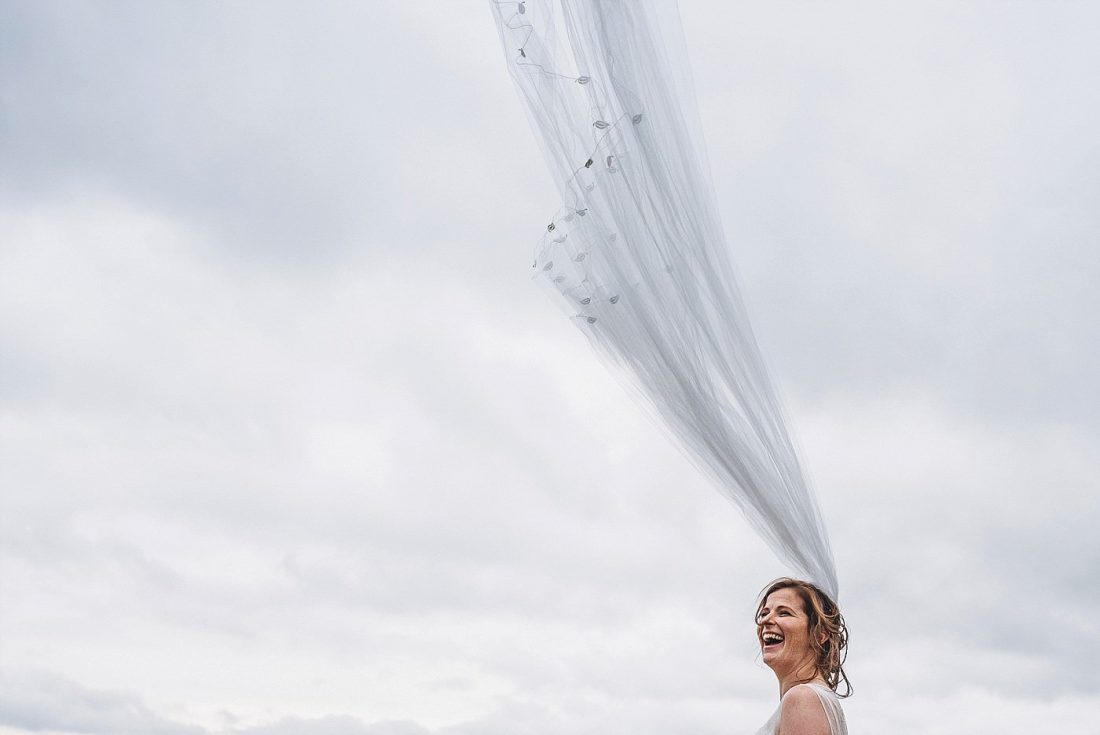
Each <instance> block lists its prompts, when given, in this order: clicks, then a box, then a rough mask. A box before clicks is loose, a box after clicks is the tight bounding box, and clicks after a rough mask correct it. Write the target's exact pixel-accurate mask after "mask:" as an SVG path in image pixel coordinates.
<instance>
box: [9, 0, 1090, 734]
mask: <svg viewBox="0 0 1100 735" xmlns="http://www.w3.org/2000/svg"><path fill="white" fill-rule="evenodd" d="M681 10H682V15H683V19H684V24H685V30H686V34H687V40H688V43H689V48H690V52H691V54H692V61H693V64H694V67H695V77H696V83H697V86H698V90H697V91H698V96H699V100H700V106H701V115H702V119H703V123H704V126H705V128H706V134H707V140H708V145H709V149H710V153H711V165H712V169H713V174H714V181H715V185H716V187H717V189H718V198H719V201H720V202H721V206H722V209H723V217H724V219H725V222H726V226H727V229H728V231H729V233H730V239H731V241H732V247H733V250H734V253H733V256H734V259H735V261H736V263H737V265H738V269H739V273H740V277H741V281H742V286H743V288H744V290H745V292H746V294H747V297H748V300H749V303H750V308H751V310H752V317H753V320H754V323H755V325H756V328H757V331H758V334H759V337H760V340H761V343H762V346H763V348H764V351H765V355H766V357H767V359H768V362H769V364H770V366H771V368H772V372H773V374H774V376H775V378H776V380H777V382H778V383H779V384H780V386H781V388H782V391H783V394H784V396H785V399H786V401H787V403H788V405H789V408H790V412H791V418H792V423H793V425H794V429H795V432H796V434H797V435H798V436H799V443H800V445H801V448H802V451H803V454H804V456H805V460H806V464H807V466H808V468H809V471H810V474H811V476H812V477H813V482H814V485H815V486H816V488H817V491H818V494H819V497H820V499H821V502H822V506H823V509H824V512H825V514H826V517H827V520H828V523H829V526H830V531H831V534H832V537H833V542H834V546H835V551H836V555H837V559H838V565H839V570H840V574H841V587H842V598H843V599H842V602H843V604H844V607H845V611H846V614H847V617H848V619H849V622H850V625H851V628H852V635H853V638H852V650H851V654H850V657H849V670H850V673H851V676H852V680H853V682H854V684H855V687H856V696H855V697H853V698H852V699H851V700H848V703H847V704H846V709H847V711H848V715H849V721H850V724H851V726H852V731H853V733H858V732H867V733H873V732H891V733H896V734H898V735H905V734H907V733H914V734H915V733H926V732H937V733H941V734H944V735H952V734H959V735H961V734H964V733H966V734H970V733H988V732H998V733H1005V734H1007V735H1013V734H1021V735H1022V734H1024V733H1027V734H1028V735H1031V734H1032V733H1034V732H1039V731H1042V732H1055V731H1056V732H1060V733H1082V734H1083V733H1086V732H1094V728H1095V723H1096V722H1098V721H1100V685H1098V684H1097V683H1096V676H1095V662H1096V660H1097V657H1098V656H1100V622H1098V620H1097V618H1096V616H1095V610H1096V609H1097V607H1098V606H1100V585H1098V582H1097V570H1098V569H1100V541H1098V540H1097V537H1096V533H1095V529H1096V528H1097V527H1098V526H1100V501H1098V497H1100V496H1098V492H1097V491H1098V489H1100V488H1098V484H1100V483H1098V480H1097V477H1098V476H1100V452H1098V451H1097V442H1098V439H1100V371H1098V370H1097V367H1096V366H1097V364H1098V362H1100V354H1098V352H1100V348H1098V345H1100V333H1098V332H1100V329H1098V327H1097V319H1096V316H1095V315H1096V314H1097V313H1100V297H1098V296H1097V293H1098V290H1097V283H1100V255H1098V253H1100V208H1098V207H1097V206H1096V203H1097V202H1098V201H1100V173H1098V172H1100V137H1098V136H1097V135H1096V131H1097V130H1100V98H1098V95H1097V94H1096V93H1095V89H1094V87H1095V80H1096V78H1097V75H1098V73H1100V47H1098V46H1097V45H1096V43H1095V29H1096V28H1097V27H1100V6H1097V5H1096V4H1095V3H1087V2H1083V1H1081V2H1072V1H1066V2H1038V1H1036V2H1030V3H1001V2H997V3H994V2H954V3H950V4H949V3H917V2H913V3H869V2H868V3H854V4H853V3H844V2H835V3H829V4H828V6H827V7H826V5H824V4H811V3H790V2H783V3H767V4H761V3H741V2H735V3H726V2H717V1H716V0H707V1H704V0H682V2H681ZM556 208H557V203H556V197H555V195H554V193H553V190H552V186H551V183H550V178H549V175H548V174H547V173H546V171H545V169H544V166H543V163H542V161H541V159H540V158H539V155H538V152H537V149H536V147H535V145H534V139H533V137H532V135H531V134H530V132H529V131H528V128H527V124H526V121H525V119H524V118H523V114H522V111H521V108H520V105H519V103H518V101H517V100H516V99H515V96H514V92H513V89H512V87H511V82H510V80H509V79H508V76H507V73H506V71H505V67H504V62H503V58H502V54H501V51H500V49H499V44H498V41H497V38H496V31H495V29H494V27H493V24H492V20H491V17H490V13H489V11H488V9H487V8H486V7H485V6H484V4H483V3H481V2H477V1H473V0H471V1H470V2H465V1H463V2H445V3H409V2H373V1H371V2H360V3H351V2H348V3H337V2H328V3H310V4H292V3H268V2H265V3H260V2H237V3H213V2H207V3H199V2H179V3H170V2H156V3H147V2H102V3H90V2H41V1H35V2H30V1H27V2H19V1H16V0H0V501H2V508H3V513H2V519H0V523H2V527H0V544H2V557H0V670H2V684H0V733H2V734H3V735H17V734H18V735H23V734H26V733H43V732H45V733H89V734H100V733H102V734H108V733H112V734H119V735H129V734H133V735H137V734H139V733H140V734H142V735H176V734H180V735H183V734H185V733H186V734H188V735H298V734H304V733H311V734H316V735H497V734H499V735H513V734H514V733H531V734H533V735H571V734H574V733H578V734H579V733H591V732H623V733H632V734H633V735H646V734H649V733H652V734H654V735H657V734H658V733H660V734H662V735H664V734H667V733H693V734H697V735H710V734H713V735H718V734H720V733H721V734H728V733H751V732H754V731H755V729H756V728H757V727H758V726H759V725H760V724H762V723H763V721H764V720H765V719H766V718H767V716H768V715H769V713H770V711H771V709H772V708H773V707H774V705H775V696H776V687H775V682H774V677H773V676H772V674H771V672H770V671H768V670H767V669H766V668H765V667H764V666H763V665H762V664H761V663H760V662H759V660H758V657H757V655H756V651H755V643H754V640H753V628H752V624H751V614H752V606H753V601H754V600H753V597H754V594H755V593H756V591H757V590H758V589H759V588H760V587H761V586H762V585H763V584H764V583H765V582H766V581H767V580H768V579H770V578H772V577H774V576H777V575H779V574H781V573H783V572H784V571H786V570H784V568H783V567H782V566H781V565H780V564H779V563H778V562H777V561H775V560H774V559H773V558H772V556H771V554H770V552H769V551H768V550H767V549H766V548H764V546H763V544H762V543H761V542H759V541H758V540H757V539H756V538H755V537H754V536H753V535H752V534H751V533H750V531H749V529H748V527H747V525H746V524H745V523H744V521H743V520H742V519H741V518H740V516H739V515H738V514H737V512H736V511H735V510H734V509H733V508H732V507H731V506H729V505H728V504H727V503H726V502H725V501H724V500H722V499H721V498H720V497H719V496H718V494H717V493H715V492H714V491H713V490H712V489H711V488H710V487H708V486H707V485H706V483H705V481H703V480H702V479H701V478H700V477H699V476H698V474H697V473H696V472H695V471H694V470H693V469H692V468H691V467H690V465H689V464H688V463H687V461H686V460H685V459H684V458H683V457H682V456H681V455H680V454H679V453H678V451H677V450H676V449H675V448H674V447H672V446H671V445H670V444H669V442H668V441H667V440H666V439H665V437H664V435H663V434H662V433H661V431H660V430H659V429H657V428H655V427H654V426H652V425H651V424H649V423H648V422H647V421H646V420H645V419H644V418H642V416H641V413H640V412H639V410H638V409H637V408H636V407H635V406H634V405H633V404H632V403H631V401H630V399H629V398H628V397H627V395H626V394H625V393H624V392H623V391H622V390H621V389H620V388H619V387H618V385H617V384H616V382H615V381H614V379H613V378H612V377H610V376H609V375H608V374H607V372H606V371H605V370H604V368H603V367H602V366H601V365H600V364H598V363H597V362H596V359H595V357H594V355H593V354H592V353H591V352H590V350H589V349H588V347H587V345H586V343H585V342H584V339H583V337H582V335H581V334H580V332H579V331H577V330H576V329H575V327H574V326H573V325H572V324H570V323H569V321H568V320H567V319H564V318H562V317H561V316H560V312H559V311H558V310H557V308H556V306H554V305H553V304H551V303H550V302H549V301H548V300H547V299H546V298H545V297H544V296H543V295H542V294H541V293H540V292H539V291H538V289H536V288H535V287H534V286H533V284H532V283H531V282H530V281H529V265H530V255H531V252H532V249H533V245H534V242H535V240H536V238H537V236H538V232H539V228H540V227H541V226H542V223H543V222H544V221H545V219H546V217H547V215H548V214H550V213H552V212H553V211H554V210H555V209H556Z"/></svg>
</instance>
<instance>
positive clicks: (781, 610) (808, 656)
mask: <svg viewBox="0 0 1100 735" xmlns="http://www.w3.org/2000/svg"><path fill="white" fill-rule="evenodd" d="M756 638H757V641H758V642H759V643H760V651H761V653H762V655H763V658H764V663H766V664H767V665H768V666H770V667H771V669H772V670H773V671H775V672H776V673H782V672H788V671H797V670H798V669H800V668H802V667H804V666H806V665H807V664H810V665H812V664H813V661H814V652H813V649H812V648H811V647H810V619H809V617H807V615H806V608H805V605H804V603H803V602H802V595H800V594H799V593H798V590H796V589H792V588H784V589H780V590H776V591H775V592H772V593H771V594H770V595H768V597H767V599H766V600H764V607H762V608H761V609H760V614H759V615H758V616H757V619H756Z"/></svg>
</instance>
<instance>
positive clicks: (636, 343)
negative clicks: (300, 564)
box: [490, 0, 837, 599]
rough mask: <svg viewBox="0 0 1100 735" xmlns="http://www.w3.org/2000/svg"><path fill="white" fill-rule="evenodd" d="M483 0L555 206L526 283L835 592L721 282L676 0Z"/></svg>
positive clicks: (720, 253)
mask: <svg viewBox="0 0 1100 735" xmlns="http://www.w3.org/2000/svg"><path fill="white" fill-rule="evenodd" d="M490 4H491V7H492V10H493V14H494V17H495V19H496V21H497V24H498V28H499V31H500V38H501V41H502V43H503V46H504V51H505V56H506V59H507V62H508V69H509V71H510V73H511V76H512V79H513V80H514V82H515V84H516V87H517V89H518V91H519V94H520V97H521V98H522V100H523V102H524V104H525V107H526V110H527V113H528V117H529V119H530V122H531V126H532V128H533V130H534V132H535V135H536V137H537V139H538V141H539V143H540V145H541V147H542V149H543V153H544V155H545V157H546V160H547V163H548V165H549V167H550V170H551V173H552V175H553V176H554V178H555V181H556V182H557V185H558V189H559V193H560V196H561V199H562V202H563V205H562V207H561V208H560V209H559V210H558V211H557V212H556V213H555V214H554V215H553V217H551V218H550V220H549V222H547V223H546V228H545V231H544V232H543V233H542V237H541V241H540V242H539V244H538V246H537V248H536V253H535V258H534V263H533V268H534V273H535V278H536V279H537V280H538V281H539V282H541V283H542V284H543V285H544V286H546V287H547V288H548V289H549V290H550V292H551V293H552V294H553V296H554V298H555V300H556V301H557V302H558V303H559V304H560V305H561V306H562V307H563V308H564V310H565V312H566V314H567V315H568V317H569V318H570V319H572V320H573V321H574V322H575V323H576V325H577V327H578V328H580V329H581V331H583V332H584V334H585V336H587V338H588V339H589V341H590V342H591V344H592V345H593V346H594V347H595V348H596V350H597V351H598V352H599V353H600V354H601V355H602V356H603V357H604V359H605V360H606V361H607V362H609V363H610V364H611V365H612V366H613V368H614V371H615V372H616V373H617V374H618V375H619V376H620V377H621V378H622V380H623V382H624V383H625V384H626V385H627V386H628V387H629V388H630V389H631V390H632V392H633V393H634V394H635V395H636V396H637V397H638V398H639V399H640V402H641V403H642V404H643V405H644V406H645V407H646V408H647V409H648V410H649V411H650V412H652V413H653V414H655V415H656V416H657V417H658V418H659V420H660V423H662V424H663V425H664V426H665V427H667V429H668V430H669V431H670V432H671V433H672V434H673V436H674V437H675V438H676V439H677V440H678V441H679V442H680V443H681V445H682V446H683V448H684V449H685V450H686V451H687V453H688V454H689V456H691V457H692V458H693V460H694V461H695V463H696V464H697V465H698V466H699V467H700V468H701V469H702V470H703V471H704V472H705V473H706V474H707V475H708V476H709V477H710V478H711V479H712V480H713V482H714V484H715V485H716V487H717V488H718V489H719V491H721V492H722V493H723V494H724V495H725V496H726V497H727V498H729V499H730V500H731V501H732V502H733V503H734V504H736V505H737V506H738V507H739V508H740V509H741V510H742V511H743V512H744V514H745V516H746V517H747V519H748V520H749V522H750V524H751V525H752V526H753V527H754V528H755V530H756V531H757V532H758V533H759V534H760V535H761V536H762V537H763V538H764V540H765V541H766V542H767V543H768V544H769V545H770V547H771V548H772V549H773V550H774V551H775V553H776V554H777V555H778V556H779V557H780V558H781V559H783V560H785V561H786V562H787V563H788V564H789V565H790V566H791V567H792V568H793V570H794V571H795V572H797V573H798V574H799V575H801V576H803V577H805V578H807V579H810V580H812V581H813V582H815V583H816V584H817V585H818V586H819V587H821V588H822V589H823V590H825V591H826V592H827V593H828V594H829V595H831V596H832V597H833V599H836V597H837V577H836V570H835V564H834V561H833V556H832V551H831V549H830V546H829V540H828V535H827V534H826V531H825V527H824V524H823V523H822V519H821V514H820V512H819V510H818V507H817V503H816V501H815V499H814V496H813V494H812V492H811V490H810V488H809V487H808V485H807V482H806V478H805V476H804V474H803V472H802V469H801V466H800V464H799V461H798V457H797V455H796V453H795V450H794V447H793V445H792V442H791V439H790V436H789V434H788V431H787V428H786V424H785V421H784V414H783V411H782V408H781V405H780V403H779V401H778V399H777V397H776V393H775V390H774V388H773V386H772V383H771V380H770V379H769V377H768V373H767V371H766V370H765V367H764V363H763V361H762V359H761V356H760V350H759V348H758V347H757V343H756V339H755V337H754V336H753V332H752V328H751V327H750V325H749V322H748V319H747V316H746V313H745V308H744V305H743V303H742V299H741V296H740V294H739V293H738V289H737V285H736V282H735V279H734V275H733V269H732V267H731V263H730V258H729V254H728V246H727V242H726V237H725V234H724V232H723V230H722V225H721V222H720V219H719V216H718V208H717V205H716V202H715V196H714V191H713V187H712V186H711V183H710V175H709V170H708V167H707V164H706V154H705V150H704V147H703V139H702V132H701V126H700V124H699V122H698V119H697V117H698V113H697V107H696V103H695V99H694V92H693V85H692V81H691V74H690V67H689V65H688V63H687V54H686V51H685V44H684V42H683V35H682V29H681V26H680V20H679V13H678V8H677V5H676V2H675V0H525V1H524V2H503V1H502V0H490Z"/></svg>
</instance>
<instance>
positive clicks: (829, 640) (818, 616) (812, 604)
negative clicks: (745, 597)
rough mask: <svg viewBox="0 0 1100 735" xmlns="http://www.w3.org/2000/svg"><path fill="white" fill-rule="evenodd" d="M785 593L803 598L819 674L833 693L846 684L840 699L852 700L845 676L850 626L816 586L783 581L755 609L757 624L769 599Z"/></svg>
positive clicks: (767, 589) (762, 596) (765, 593)
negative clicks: (847, 698) (849, 698)
mask: <svg viewBox="0 0 1100 735" xmlns="http://www.w3.org/2000/svg"><path fill="white" fill-rule="evenodd" d="M783 589H793V590H796V591H797V592H798V594H799V596H800V597H801V598H802V605H803V607H804V608H805V610H806V616H807V617H808V618H809V619H810V648H811V650H812V651H813V652H814V669H815V672H816V674H819V675H820V676H821V678H822V679H824V680H825V683H826V684H828V685H829V688H830V689H832V690H833V691H834V692H836V691H837V687H839V686H840V685H841V683H843V684H844V690H845V691H844V693H843V694H841V693H840V692H837V696H838V697H850V696H851V695H852V683H851V682H850V681H849V680H848V675H847V674H845V673H844V659H846V658H847V657H848V626H847V625H845V623H844V616H843V615H841V614H840V608H839V607H837V604H836V603H835V602H833V600H832V598H830V597H829V596H828V595H827V594H825V593H824V592H822V591H821V589H820V588H819V587H818V586H817V585H815V584H813V583H811V582H806V581H803V580H801V579H792V578H791V577H780V578H779V579H777V580H775V581H774V582H772V583H771V584H769V585H768V586H767V587H765V588H764V591H763V592H761V593H760V601H759V602H758V603H757V605H756V620H757V621H759V620H760V611H761V610H763V609H764V603H765V602H767V600H768V595H770V594H771V593H773V592H775V591H777V590H783ZM823 639H824V640H823Z"/></svg>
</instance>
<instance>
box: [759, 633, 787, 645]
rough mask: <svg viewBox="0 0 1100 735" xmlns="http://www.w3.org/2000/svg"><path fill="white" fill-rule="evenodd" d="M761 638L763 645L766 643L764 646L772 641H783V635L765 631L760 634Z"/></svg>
mask: <svg viewBox="0 0 1100 735" xmlns="http://www.w3.org/2000/svg"><path fill="white" fill-rule="evenodd" d="M761 638H762V639H763V640H764V645H766V646H769V645H771V644H773V643H782V642H783V637H782V636H780V635H777V634H775V633H765V634H764V635H762V636H761Z"/></svg>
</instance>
